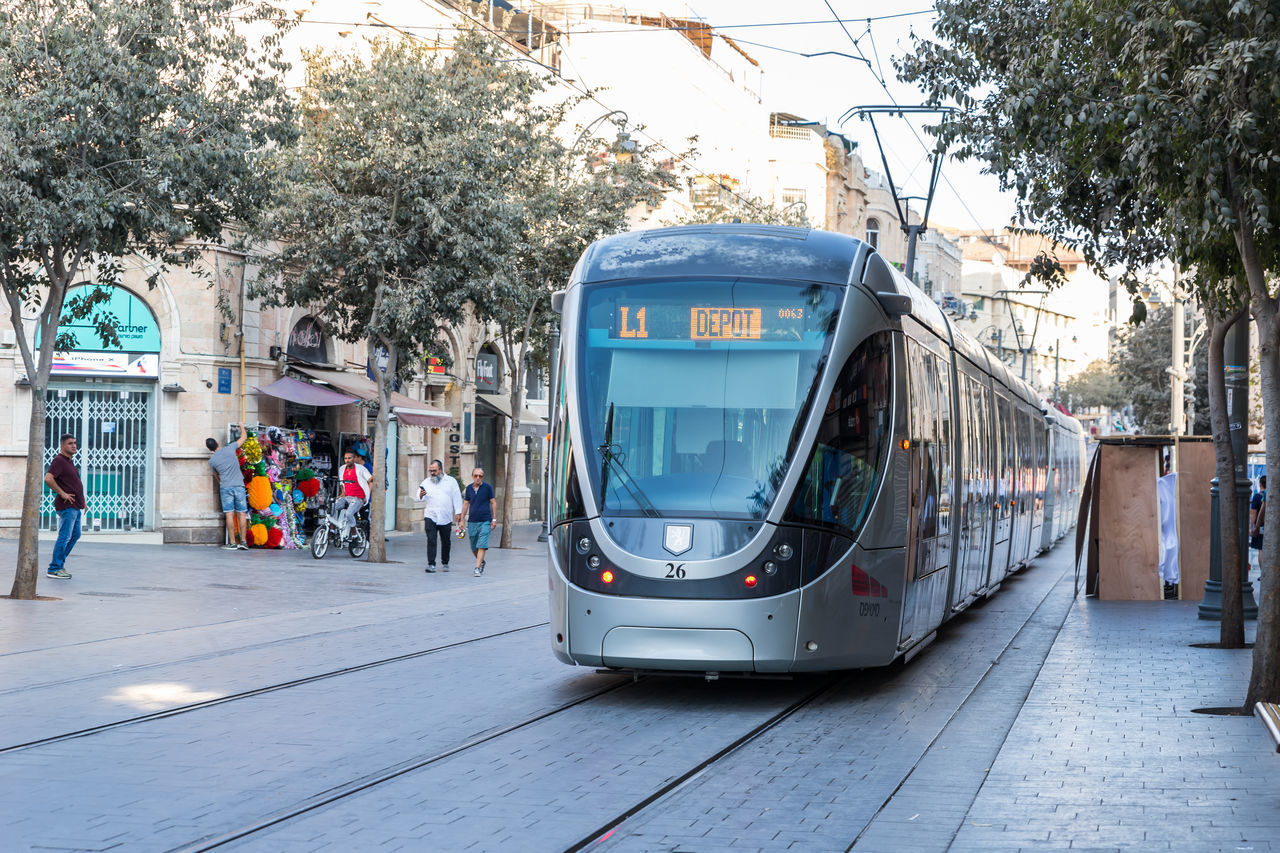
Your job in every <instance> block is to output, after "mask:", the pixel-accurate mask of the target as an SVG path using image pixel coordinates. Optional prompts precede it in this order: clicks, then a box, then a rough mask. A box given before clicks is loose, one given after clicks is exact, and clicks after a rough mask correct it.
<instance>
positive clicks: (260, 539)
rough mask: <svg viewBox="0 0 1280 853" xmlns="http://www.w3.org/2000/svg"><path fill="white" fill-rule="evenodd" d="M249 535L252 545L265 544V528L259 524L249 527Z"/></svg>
mask: <svg viewBox="0 0 1280 853" xmlns="http://www.w3.org/2000/svg"><path fill="white" fill-rule="evenodd" d="M249 536H250V537H252V538H253V544H254V545H265V544H266V542H267V528H266V527H264V526H262V525H261V524H255V525H253V526H252V527H250V528H249Z"/></svg>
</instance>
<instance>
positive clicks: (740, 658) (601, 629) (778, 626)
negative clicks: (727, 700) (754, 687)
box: [566, 586, 800, 672]
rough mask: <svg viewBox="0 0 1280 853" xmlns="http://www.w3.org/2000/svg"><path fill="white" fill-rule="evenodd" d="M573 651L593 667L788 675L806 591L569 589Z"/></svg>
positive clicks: (579, 658) (569, 639) (577, 657)
mask: <svg viewBox="0 0 1280 853" xmlns="http://www.w3.org/2000/svg"><path fill="white" fill-rule="evenodd" d="M566 610H567V616H568V619H567V621H568V628H569V630H568V638H567V639H568V647H569V656H570V657H571V658H572V659H573V660H574V661H575V662H577V663H579V664H583V665H586V666H611V667H627V668H635V669H670V670H690V671H704V670H707V671H718V672H786V671H788V670H790V669H791V667H792V664H793V662H794V657H795V647H796V624H797V619H798V617H799V613H800V595H799V592H798V591H797V592H792V593H787V594H785V595H779V596H774V597H773V598H765V599H750V600H729V601H708V600H705V599H699V600H690V599H655V598H624V597H620V596H609V595H601V594H599V593H595V592H588V591H586V590H582V589H578V588H576V587H573V586H569V588H568V596H567V602H566Z"/></svg>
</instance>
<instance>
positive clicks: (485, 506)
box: [459, 468, 497, 577]
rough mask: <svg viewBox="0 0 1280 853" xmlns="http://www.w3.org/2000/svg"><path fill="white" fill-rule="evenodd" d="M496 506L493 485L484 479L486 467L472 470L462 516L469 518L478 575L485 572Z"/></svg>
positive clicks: (469, 531) (469, 534)
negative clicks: (485, 558)
mask: <svg viewBox="0 0 1280 853" xmlns="http://www.w3.org/2000/svg"><path fill="white" fill-rule="evenodd" d="M496 506H497V501H496V500H495V499H494V494H493V486H490V485H489V484H488V483H486V482H485V481H484V469H483V468H477V469H475V470H474V471H472V472H471V485H469V486H467V493H466V494H465V495H463V496H462V517H463V518H465V519H466V520H467V535H468V536H470V537H471V553H473V554H475V555H476V570H475V576H476V577H480V576H481V575H482V574H484V554H485V551H487V550H488V549H489V531H490V530H492V529H493V521H494V509H495V507H496ZM459 526H461V525H459Z"/></svg>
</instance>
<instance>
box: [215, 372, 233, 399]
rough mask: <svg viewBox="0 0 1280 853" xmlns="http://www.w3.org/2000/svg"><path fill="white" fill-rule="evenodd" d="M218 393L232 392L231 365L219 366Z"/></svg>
mask: <svg viewBox="0 0 1280 853" xmlns="http://www.w3.org/2000/svg"><path fill="white" fill-rule="evenodd" d="M218 393H219V394H230V393H231V368H229V367H219V368H218Z"/></svg>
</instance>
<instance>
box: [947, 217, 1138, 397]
mask: <svg viewBox="0 0 1280 853" xmlns="http://www.w3.org/2000/svg"><path fill="white" fill-rule="evenodd" d="M939 230H940V231H941V232H942V233H944V234H946V235H947V236H949V237H950V238H951V239H952V240H954V241H955V242H956V243H957V244H959V246H960V249H961V252H962V255H963V264H962V276H961V282H960V293H961V298H962V299H963V300H964V301H965V302H966V303H967V305H968V312H967V314H966V320H965V323H964V325H963V326H962V328H964V329H965V330H966V331H968V332H969V333H970V334H972V335H973V336H974V337H976V338H977V339H978V340H979V341H981V342H982V343H983V344H984V345H985V346H987V348H988V349H990V350H991V351H992V352H995V353H996V354H997V355H998V356H999V357H1001V358H1002V359H1003V360H1004V361H1005V362H1006V363H1007V364H1009V365H1010V367H1012V368H1013V370H1014V372H1015V373H1017V374H1018V375H1021V376H1024V377H1025V378H1026V380H1027V381H1028V382H1031V383H1032V384H1033V385H1035V386H1036V387H1037V388H1038V389H1039V390H1040V391H1041V392H1043V393H1045V394H1046V395H1052V393H1053V390H1054V386H1055V383H1056V384H1059V385H1060V384H1061V382H1062V381H1063V380H1064V379H1065V378H1066V377H1068V376H1072V375H1074V374H1076V373H1078V372H1079V371H1081V370H1083V369H1084V368H1085V367H1086V366H1088V364H1089V363H1090V362H1092V361H1094V360H1096V359H1099V358H1106V357H1107V354H1108V352H1109V341H1110V337H1111V334H1112V329H1113V328H1114V317H1115V312H1114V309H1113V307H1112V304H1113V300H1114V295H1113V285H1112V283H1110V282H1108V281H1107V280H1106V279H1103V278H1100V277H1099V276H1098V275H1096V274H1095V273H1094V272H1093V271H1091V270H1090V269H1089V268H1088V266H1087V265H1086V264H1085V262H1084V258H1083V257H1082V256H1081V255H1079V254H1078V253H1076V252H1074V251H1072V250H1071V249H1068V248H1066V247H1064V246H1058V245H1055V244H1054V243H1053V242H1052V241H1051V240H1049V239H1048V238H1046V237H1044V236H1042V235H1039V234H1021V233H1018V232H1015V231H1013V230H1012V229H1003V230H1001V231H997V232H994V233H992V232H988V231H977V230H965V229H956V228H940V229H939ZM1042 253H1047V254H1048V255H1049V256H1050V257H1053V258H1055V259H1056V260H1057V262H1058V263H1059V264H1060V265H1061V266H1062V268H1063V271H1064V273H1065V275H1066V284H1064V285H1063V286H1061V287H1060V288H1058V289H1056V290H1052V291H1050V290H1047V289H1046V288H1045V286H1044V285H1043V284H1040V283H1038V282H1027V281H1025V279H1026V277H1027V274H1028V273H1029V272H1030V270H1031V267H1032V264H1033V262H1034V261H1035V260H1036V258H1037V257H1039V256H1040V255H1041V254H1042Z"/></svg>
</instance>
